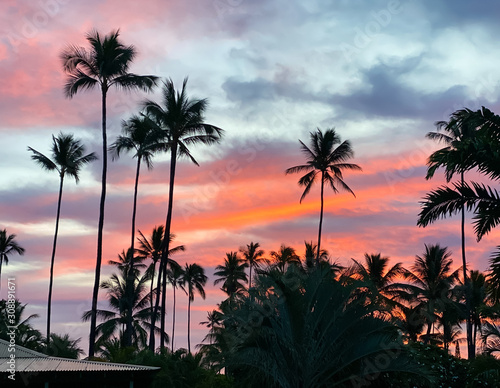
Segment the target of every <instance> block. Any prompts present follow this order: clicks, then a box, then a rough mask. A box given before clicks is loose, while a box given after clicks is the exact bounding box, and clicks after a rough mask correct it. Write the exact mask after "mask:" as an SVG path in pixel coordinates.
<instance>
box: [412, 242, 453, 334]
mask: <svg viewBox="0 0 500 388" xmlns="http://www.w3.org/2000/svg"><path fill="white" fill-rule="evenodd" d="M450 256H451V252H450V251H449V250H448V248H447V247H441V246H439V245H438V244H436V245H425V252H424V254H423V255H422V256H418V255H417V256H416V259H415V263H414V264H413V266H412V268H411V272H410V271H408V272H407V273H406V274H405V277H406V278H407V279H409V280H410V281H411V282H412V283H413V285H414V287H415V297H416V300H417V301H418V303H419V305H420V306H422V308H423V310H424V311H425V316H426V324H427V333H426V335H425V342H429V339H430V336H431V331H432V328H433V326H434V322H435V321H436V319H437V317H438V315H439V314H440V313H442V312H443V311H444V310H445V309H446V308H447V307H452V306H451V304H453V301H452V300H451V292H452V287H453V286H454V285H455V283H456V282H457V280H458V274H459V271H460V270H461V268H459V269H457V270H456V271H453V272H451V266H452V264H453V260H452V259H451V257H450Z"/></svg>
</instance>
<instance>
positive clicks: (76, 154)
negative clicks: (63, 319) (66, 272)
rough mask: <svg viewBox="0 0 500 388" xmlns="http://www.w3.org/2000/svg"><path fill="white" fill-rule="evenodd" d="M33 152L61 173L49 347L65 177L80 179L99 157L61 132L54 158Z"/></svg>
mask: <svg viewBox="0 0 500 388" xmlns="http://www.w3.org/2000/svg"><path fill="white" fill-rule="evenodd" d="M28 150H29V151H31V152H32V153H33V155H31V159H33V160H34V161H35V162H36V163H37V164H38V165H39V166H40V167H42V168H43V169H44V170H48V171H57V173H58V174H59V198H58V200H57V213H56V227H55V231H54V242H53V244H52V256H51V259H50V277H49V279H50V280H49V296H48V298H47V337H46V339H47V348H49V345H50V339H51V336H50V334H51V333H50V317H51V310H52V286H53V283H54V260H55V257H56V245H57V233H58V231H59V218H60V215H61V201H62V193H63V184H64V177H65V176H66V174H67V175H69V176H70V177H73V178H74V179H75V182H76V183H78V181H79V179H80V178H79V176H78V175H79V173H80V170H81V168H82V167H83V166H84V165H85V164H88V163H91V162H93V161H94V160H96V159H97V157H96V155H95V153H93V152H91V153H90V154H87V155H85V147H84V146H83V144H82V143H81V142H80V140H77V139H75V138H74V137H73V135H71V134H70V135H64V134H62V133H60V134H59V135H57V137H55V136H52V149H51V153H52V155H51V156H52V159H51V158H50V157H48V156H45V155H44V154H42V153H41V152H38V151H37V150H35V149H33V148H31V147H28Z"/></svg>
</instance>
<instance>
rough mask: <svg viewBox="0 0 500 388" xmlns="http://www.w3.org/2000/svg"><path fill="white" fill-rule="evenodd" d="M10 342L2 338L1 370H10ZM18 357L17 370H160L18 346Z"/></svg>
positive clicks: (0, 352) (0, 350)
mask: <svg viewBox="0 0 500 388" xmlns="http://www.w3.org/2000/svg"><path fill="white" fill-rule="evenodd" d="M8 345H9V343H8V342H7V341H4V340H0V372H7V373H8V371H9V364H7V361H9V360H10V355H11V354H13V353H10V352H8ZM14 354H15V356H16V358H15V360H16V364H15V369H16V371H17V372H52V371H57V372H70V371H73V372H81V371H89V372H98V371H103V372H104V371H107V372H112V371H147V370H158V369H160V368H158V367H152V366H142V365H131V364H116V363H111V362H98V361H84V360H70V359H66V358H59V357H49V356H47V355H45V354H42V353H38V352H34V351H32V350H29V349H26V348H23V347H22V346H16V351H15V352H14Z"/></svg>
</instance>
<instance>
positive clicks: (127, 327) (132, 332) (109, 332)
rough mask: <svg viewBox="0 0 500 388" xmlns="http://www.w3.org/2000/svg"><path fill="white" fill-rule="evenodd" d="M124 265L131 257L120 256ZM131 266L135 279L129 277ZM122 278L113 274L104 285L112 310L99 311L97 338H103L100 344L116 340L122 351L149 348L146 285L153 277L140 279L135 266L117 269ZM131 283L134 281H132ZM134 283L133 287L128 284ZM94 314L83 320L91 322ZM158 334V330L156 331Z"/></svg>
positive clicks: (146, 274)
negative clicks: (126, 348)
mask: <svg viewBox="0 0 500 388" xmlns="http://www.w3.org/2000/svg"><path fill="white" fill-rule="evenodd" d="M121 257H122V258H124V259H125V261H130V255H129V254H124V255H122V256H121ZM130 265H132V267H133V269H132V272H133V273H134V276H133V277H132V278H131V277H130V276H128V274H129V273H130V271H131V270H130ZM117 267H118V269H119V274H112V275H111V277H110V278H109V280H106V281H104V282H102V284H101V288H103V289H105V290H107V297H108V301H109V304H110V306H111V308H112V310H97V314H98V316H99V318H101V319H102V321H103V322H102V323H101V324H99V325H98V326H97V334H98V335H99V336H100V337H99V339H98V341H97V344H98V345H100V344H103V343H104V342H105V341H108V340H110V339H112V338H113V337H114V336H117V337H118V338H119V339H120V344H121V346H122V347H128V346H135V347H145V346H146V345H147V336H148V329H149V328H150V325H151V322H152V319H151V318H152V317H151V309H150V308H149V294H148V292H147V283H148V282H149V280H150V275H149V273H148V272H146V273H145V274H144V275H142V276H140V273H139V269H138V268H137V265H136V263H128V264H127V265H118V266H117ZM131 279H132V280H131ZM130 281H132V284H129V282H130ZM91 314H92V311H91V310H90V311H87V312H85V313H84V314H83V316H82V319H83V320H84V321H88V320H89V319H90V318H91V316H92V315H91ZM156 331H157V332H158V331H159V329H158V328H156Z"/></svg>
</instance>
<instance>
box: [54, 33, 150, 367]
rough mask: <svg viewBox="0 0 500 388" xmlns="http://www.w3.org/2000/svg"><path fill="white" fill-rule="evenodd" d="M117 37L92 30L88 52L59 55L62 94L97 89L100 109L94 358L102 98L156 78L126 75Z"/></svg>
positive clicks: (125, 53)
mask: <svg viewBox="0 0 500 388" xmlns="http://www.w3.org/2000/svg"><path fill="white" fill-rule="evenodd" d="M118 37H119V30H116V31H112V32H111V33H110V34H108V35H106V36H104V37H102V36H101V35H100V34H99V32H97V31H96V30H93V31H91V32H89V33H88V34H87V36H86V38H87V41H88V43H89V44H90V50H87V49H86V48H85V47H78V46H69V47H68V48H67V49H66V50H64V51H63V52H62V53H61V59H62V62H63V69H64V72H65V73H66V74H67V76H68V78H67V82H66V85H65V86H64V92H65V94H66V96H67V97H68V98H72V97H73V96H74V95H75V94H77V93H78V92H79V91H80V90H86V89H94V88H96V87H99V88H100V89H101V107H102V108H101V109H102V179H101V199H100V203H99V222H98V228H97V257H96V271H95V279H94V291H93V294H92V316H91V318H90V337H89V357H93V355H94V342H95V336H96V325H97V299H98V293H99V283H100V275H101V262H102V238H103V228H104V204H105V201H106V175H107V168H108V158H107V150H108V140H107V133H106V98H107V94H108V91H109V89H110V88H111V87H117V88H121V89H125V90H137V89H142V90H144V91H150V90H151V89H152V88H153V86H155V85H156V83H157V77H155V76H152V75H142V76H141V75H137V74H133V73H129V67H130V64H131V63H132V61H133V60H134V58H135V57H136V54H137V52H136V49H135V47H134V46H125V45H124V44H123V43H122V42H121V41H120V39H119V38H118Z"/></svg>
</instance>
